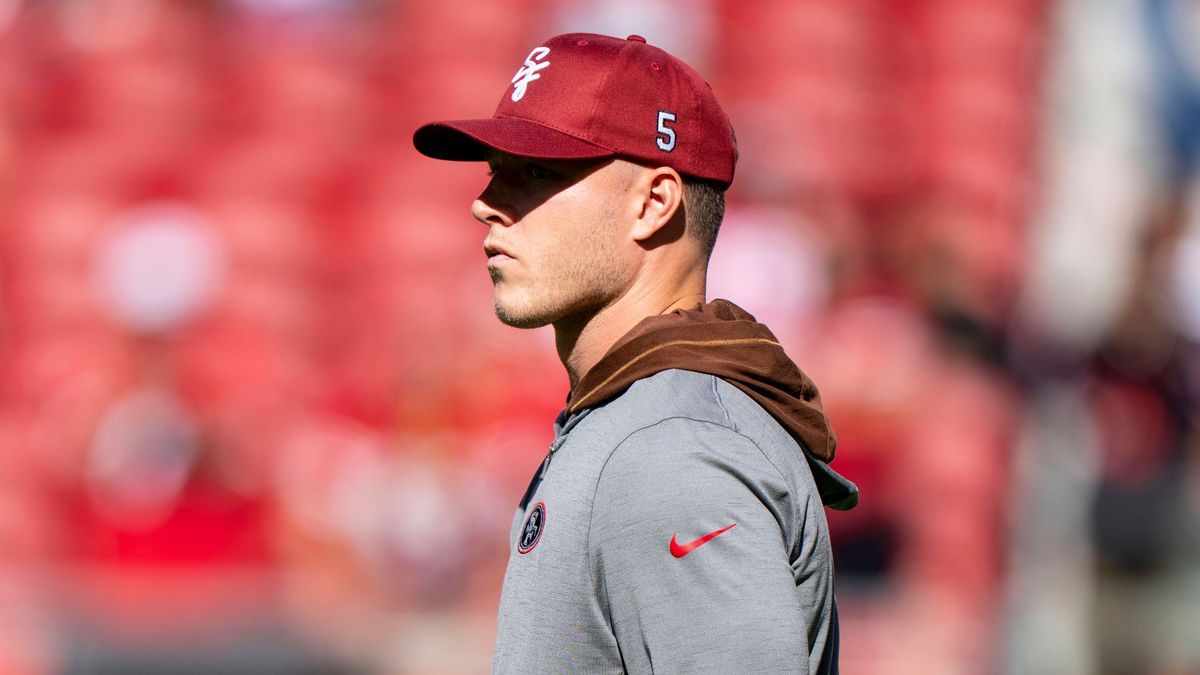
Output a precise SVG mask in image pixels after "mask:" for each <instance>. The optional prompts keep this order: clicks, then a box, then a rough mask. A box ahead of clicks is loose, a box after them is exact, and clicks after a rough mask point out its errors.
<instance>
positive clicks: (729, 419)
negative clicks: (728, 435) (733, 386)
mask: <svg viewBox="0 0 1200 675" xmlns="http://www.w3.org/2000/svg"><path fill="white" fill-rule="evenodd" d="M708 377H709V382H710V384H711V385H712V393H713V397H714V398H716V399H717V405H718V406H720V407H721V412H722V413H723V414H724V415H725V424H726V426H728V427H729V428H730V429H732V430H733V431H735V432H737V433H741V432H739V431H738V428H737V424H736V423H734V421H733V416H732V415H730V414H729V408H726V407H725V399H723V398H721V390H720V388H719V386H718V385H717V380H718V379H720V378H718V377H717V376H716V375H709V376H708Z"/></svg>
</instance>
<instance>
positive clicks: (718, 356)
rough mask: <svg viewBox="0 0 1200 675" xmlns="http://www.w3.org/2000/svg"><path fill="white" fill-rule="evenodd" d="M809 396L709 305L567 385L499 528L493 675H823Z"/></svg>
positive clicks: (824, 436) (761, 332)
mask: <svg viewBox="0 0 1200 675" xmlns="http://www.w3.org/2000/svg"><path fill="white" fill-rule="evenodd" d="M836 444H837V443H836V439H835V437H834V434H833V431H832V429H831V428H830V426H829V421H828V419H827V418H826V416H825V414H824V412H823V410H822V408H821V400H820V396H819V394H818V392H817V389H816V387H815V386H814V385H813V383H812V381H811V380H809V379H808V378H807V377H806V376H805V375H804V374H803V373H802V372H801V371H800V370H799V368H797V367H796V365H795V364H794V363H792V361H791V360H790V359H789V358H788V357H787V355H786V354H785V353H784V352H783V350H782V348H781V347H780V346H779V343H778V341H777V340H776V339H775V337H774V336H773V335H772V334H771V332H770V331H769V330H768V329H767V328H766V327H765V326H763V325H762V324H759V323H757V322H755V321H754V318H753V317H752V316H750V315H749V314H748V313H746V312H745V311H743V310H741V309H740V308H738V307H737V306H735V305H733V304H732V303H730V302H727V301H724V300H716V301H714V302H711V303H709V304H707V305H704V306H703V307H700V308H698V309H695V310H680V311H676V312H672V313H670V314H667V315H663V316H655V317H649V318H647V319H645V320H643V321H642V322H641V323H639V324H638V325H637V326H635V327H634V329H633V330H631V331H630V332H629V333H628V334H627V335H626V336H624V337H623V338H622V339H621V340H619V341H618V342H617V343H616V344H615V345H613V347H612V348H611V349H610V350H609V351H608V352H607V353H606V354H605V356H604V357H603V358H602V359H601V360H600V361H599V362H598V363H597V364H596V365H595V366H594V367H593V368H592V369H591V370H590V371H589V372H588V373H586V374H585V375H584V377H583V378H582V379H581V380H580V381H579V382H578V383H577V384H576V386H575V387H574V389H573V390H572V392H571V396H570V398H569V399H568V402H567V406H566V408H565V409H564V410H563V411H562V413H560V415H559V417H558V419H557V420H556V422H555V438H554V441H553V443H552V444H551V446H550V451H549V453H548V454H547V457H546V460H545V461H544V462H543V464H542V466H541V468H540V469H539V471H538V473H537V475H535V476H534V479H533V481H532V482H531V483H530V486H529V489H528V490H527V491H526V493H525V496H524V498H523V499H522V501H521V504H520V506H519V507H518V509H517V512H516V514H515V516H514V518H513V527H512V534H511V541H510V544H511V554H510V558H509V564H508V568H507V570H506V572H505V579H504V587H503V591H502V593H501V602H500V620H499V625H498V634H497V643H496V654H495V659H494V661H493V670H494V671H495V672H502V673H510V672H511V673H531V672H564V671H565V672H588V673H593V672H595V673H604V672H614V673H615V672H633V673H643V672H645V673H649V672H734V671H750V672H773V673H835V672H837V651H838V626H837V608H836V604H835V602H834V597H833V564H832V557H831V553H830V548H829V536H828V526H827V523H826V520H825V513H824V509H823V505H828V506H830V507H832V508H842V509H845V508H851V507H853V506H854V504H856V503H857V499H858V491H857V489H856V488H855V487H854V485H853V484H852V483H850V482H849V481H847V480H846V479H845V478H842V477H841V476H839V475H838V474H837V473H836V472H834V471H833V470H832V469H831V468H830V467H829V462H830V461H832V459H833V457H834V452H835V449H836Z"/></svg>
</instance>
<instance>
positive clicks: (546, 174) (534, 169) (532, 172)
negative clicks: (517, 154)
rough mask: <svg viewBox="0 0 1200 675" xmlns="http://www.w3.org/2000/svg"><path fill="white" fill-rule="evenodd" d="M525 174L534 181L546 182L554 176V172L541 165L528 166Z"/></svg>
mask: <svg viewBox="0 0 1200 675" xmlns="http://www.w3.org/2000/svg"><path fill="white" fill-rule="evenodd" d="M525 173H526V174H528V175H529V177H530V178H532V179H534V180H546V179H547V178H550V177H551V176H553V175H554V172H553V171H551V170H550V169H547V168H546V167H544V166H541V165H540V164H527V165H526V166H525Z"/></svg>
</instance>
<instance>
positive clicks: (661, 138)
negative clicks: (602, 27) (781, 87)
mask: <svg viewBox="0 0 1200 675" xmlns="http://www.w3.org/2000/svg"><path fill="white" fill-rule="evenodd" d="M413 145H415V146H416V148H417V150H418V151H420V152H421V153H422V154H425V155H428V156H430V157H433V158H435V159H448V160H455V161H481V160H483V158H484V151H485V149H486V148H492V149H494V150H499V151H501V152H506V153H509V154H512V155H518V156H521V157H532V158H537V159H588V158H600V157H612V156H620V157H626V158H629V159H631V160H634V161H639V162H644V163H648V164H652V165H656V166H669V167H671V168H673V169H675V170H676V171H678V172H679V173H681V174H684V175H688V176H693V177H696V178H704V179H708V180H713V181H718V182H720V183H724V184H726V185H728V184H730V183H732V182H733V169H734V165H735V164H737V144H736V141H735V140H734V136H733V127H732V125H730V123H729V116H728V115H726V114H725V111H724V110H722V109H721V105H720V104H719V103H717V98H716V96H715V95H714V94H713V90H712V87H710V86H709V85H708V83H707V82H705V81H704V78H702V77H700V75H699V74H698V73H696V71H694V70H692V69H691V68H690V67H689V66H688V65H687V64H686V63H684V62H683V61H680V60H679V59H677V58H675V57H674V56H671V55H670V54H668V53H666V52H665V51H663V50H661V49H659V48H658V47H654V46H652V45H648V44H646V40H645V38H642V37H640V36H638V35H630V36H629V37H628V38H626V39H624V40H622V39H619V38H614V37H609V36H607V35H595V34H592V33H569V34H567V35H559V36H557V37H553V38H550V39H549V40H547V41H546V42H545V43H543V44H541V45H539V46H537V47H534V49H533V51H531V52H529V55H528V56H526V57H525V61H524V62H523V63H522V64H521V65H520V68H519V69H518V70H517V73H516V75H514V76H513V78H512V82H511V83H510V84H509V86H508V89H507V90H505V92H504V96H502V97H501V98H500V104H499V105H498V106H496V112H495V113H494V114H493V115H492V116H491V117H490V118H487V119H475V120H448V121H441V122H431V123H429V124H426V125H424V126H422V127H420V128H419V129H417V131H416V133H414V134H413Z"/></svg>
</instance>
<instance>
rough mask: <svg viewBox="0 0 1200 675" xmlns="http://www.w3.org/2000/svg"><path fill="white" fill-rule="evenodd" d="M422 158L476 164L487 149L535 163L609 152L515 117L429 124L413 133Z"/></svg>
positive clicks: (608, 154) (588, 157)
mask: <svg viewBox="0 0 1200 675" xmlns="http://www.w3.org/2000/svg"><path fill="white" fill-rule="evenodd" d="M413 145H414V146H416V148H417V151H418V152H420V153H421V154H423V155H426V156H429V157H433V158H434V159H448V160H451V161H456V162H478V161H482V160H483V159H484V152H485V150H487V149H488V148H491V149H492V150H499V151H500V152H506V153H508V154H510V155H517V156H519V157H533V158H536V159H595V158H598V157H609V156H611V155H614V154H616V153H614V152H613V151H612V150H609V149H607V148H602V147H600V146H598V145H595V144H593V143H589V142H587V141H584V140H580V139H578V138H575V137H574V136H571V135H569V134H564V133H563V132H561V131H558V130H556V129H551V128H550V127H547V126H543V125H541V124H538V123H537V122H531V121H529V120H526V119H520V118H518V117H492V118H489V119H482V120H448V121H444V122H431V123H429V124H426V125H424V126H422V127H420V128H419V129H417V130H416V132H415V133H413Z"/></svg>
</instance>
